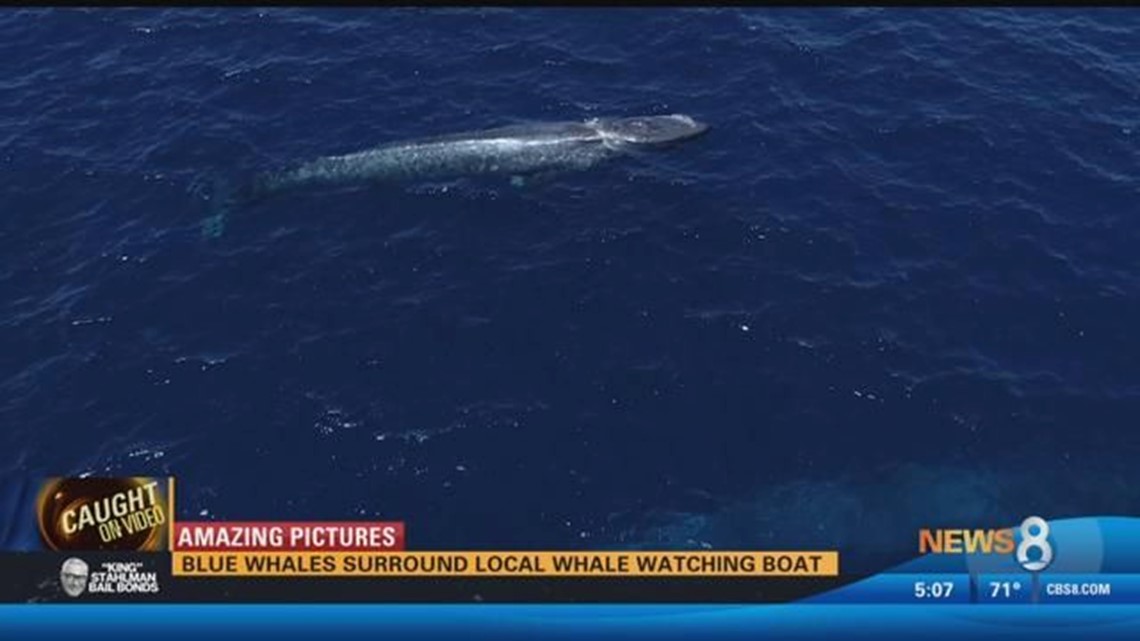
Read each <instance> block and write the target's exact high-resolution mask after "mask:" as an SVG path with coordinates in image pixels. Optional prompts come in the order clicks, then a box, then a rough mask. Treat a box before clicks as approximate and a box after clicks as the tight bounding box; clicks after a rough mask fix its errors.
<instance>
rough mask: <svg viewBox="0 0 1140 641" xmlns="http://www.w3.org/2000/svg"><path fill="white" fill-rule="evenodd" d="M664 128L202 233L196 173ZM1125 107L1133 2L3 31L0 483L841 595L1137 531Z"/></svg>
mask: <svg viewBox="0 0 1140 641" xmlns="http://www.w3.org/2000/svg"><path fill="white" fill-rule="evenodd" d="M671 112H683V113H688V114H691V115H693V116H694V117H697V118H698V119H700V120H703V121H705V122H708V123H710V124H711V125H712V130H711V132H710V133H709V134H708V135H707V136H705V137H703V138H701V139H699V140H697V141H693V142H691V143H689V144H687V145H685V146H683V147H679V148H677V149H674V150H670V151H666V152H662V153H660V154H656V155H651V156H647V157H639V158H631V159H624V160H617V161H614V162H611V163H608V164H606V165H604V166H600V167H598V168H595V169H593V170H591V171H588V172H583V173H578V174H567V175H562V176H557V177H555V178H554V179H553V180H546V181H541V182H540V183H538V184H532V185H528V186H526V187H523V188H517V187H514V186H512V185H510V184H508V183H507V182H506V181H495V180H481V181H460V182H458V183H455V184H442V185H441V184H408V185H406V186H404V187H402V188H396V187H390V186H389V187H372V188H366V189H360V190H353V191H343V190H341V191H333V192H329V191H319V190H314V191H312V192H308V193H303V194H299V195H297V196H295V197H291V198H283V199H277V200H273V201H272V202H269V203H265V204H263V205H262V206H259V207H256V208H252V209H251V210H249V211H247V212H245V215H243V214H242V212H235V214H234V215H233V217H232V219H231V220H230V224H229V226H228V229H227V231H226V233H225V235H223V236H222V237H221V238H218V239H214V240H208V239H203V238H202V237H201V234H200V233H199V223H200V221H201V219H202V218H203V217H204V216H205V215H206V212H207V210H208V207H209V203H208V200H207V199H208V198H209V197H210V187H209V186H210V185H211V184H213V182H215V181H216V180H217V179H218V178H219V177H225V176H240V175H245V174H247V173H248V172H251V171H257V170H260V169H266V168H273V167H279V166H287V165H289V164H292V163H296V162H299V161H303V160H307V159H310V158H313V157H316V156H321V155H328V154H333V153H343V152H349V151H354V150H357V149H360V148H363V147H369V146H373V145H375V144H379V143H382V142H386V141H390V140H398V139H404V138H414V137H418V136H423V135H430V134H443V133H450V132H455V131H465V130H472V129H480V128H485V127H493V126H497V125H502V124H509V123H516V122H527V121H546V120H580V119H585V118H590V117H595V116H600V115H640V114H646V113H671ZM1138 118H1140V14H1138V13H1136V12H1134V11H1130V10H1106V9H1099V10H1087V11H1077V10H1067V11H1042V10H984V11H976V10H962V9H947V10H878V9H861V10H847V9H842V10H841V9H832V10H802V11H801V10H786V9H780V10H776V9H768V10H765V9H722V10H680V9H677V10H641V9H625V10H600V9H595V10H591V9H582V10H553V9H517V10H506V9H488V10H467V11H460V10H448V11H443V10H427V9H423V10H385V9H377V10H351V9H342V10H316V9H271V10H255V9H233V10H222V9H209V10H205V9H201V10H126V9H116V10H38V9H37V10H8V11H5V12H3V13H0V167H2V169H3V173H2V176H3V187H2V189H0V424H2V426H3V427H2V430H0V452H3V454H2V455H0V478H3V479H6V481H5V482H6V483H7V484H8V486H11V487H17V488H18V487H24V488H25V490H26V488H27V487H30V485H24V486H21V485H20V480H21V479H36V478H38V477H42V476H47V475H56V474H82V473H90V474H171V475H174V476H177V477H178V479H179V480H180V485H179V488H180V491H179V496H178V502H179V506H180V513H181V514H180V516H181V517H182V518H191V517H193V518H198V517H201V518H218V519H229V518H233V519H249V520H252V519H287V518H321V519H338V518H398V519H404V520H406V521H407V522H408V529H409V544H410V545H412V546H414V547H419V548H425V547H443V546H447V547H458V548H473V547H497V548H513V547H542V548H578V547H614V546H629V545H651V546H661V545H678V546H697V545H705V546H709V545H711V546H713V547H753V546H755V547H804V546H820V547H828V548H830V547H836V546H838V547H840V548H841V549H842V550H843V551H844V553H845V556H844V565H845V569H848V570H856V569H877V568H878V566H877V565H876V564H878V563H882V562H883V561H884V560H885V559H895V558H898V559H901V558H905V557H907V556H909V555H910V554H911V553H912V552H913V550H914V537H915V535H914V529H915V528H917V527H919V526H926V525H933V524H939V523H946V524H955V523H957V524H966V525H973V524H979V525H982V524H986V523H994V524H1005V523H1009V522H1014V521H1019V520H1020V519H1021V518H1022V517H1024V516H1025V515H1027V514H1028V513H1041V514H1043V515H1045V516H1048V517H1061V516H1072V515H1080V514H1106V513H1128V512H1133V513H1134V512H1136V511H1137V509H1140V496H1138V495H1137V494H1136V493H1135V492H1134V491H1133V490H1132V489H1131V488H1133V487H1134V483H1135V480H1136V471H1135V466H1134V464H1133V461H1134V460H1135V458H1136V457H1137V455H1138V454H1140V437H1138V436H1137V431H1136V430H1137V424H1138V421H1140V370H1138V366H1140V338H1138V337H1137V335H1136V334H1137V328H1140V299H1138V297H1137V296H1138V293H1140V291H1138V289H1140V288H1138V286H1137V276H1140V219H1138V218H1137V216H1138V214H1140V211H1138V208H1137V203H1138V199H1137V196H1138V195H1140V190H1138V183H1137V180H1136V176H1137V175H1138V169H1140V163H1138V159H1140V155H1138V153H1137V145H1138V142H1140V120H1138ZM18 494H19V491H18V490H8V495H7V496H8V499H6V500H7V501H8V503H9V504H12V505H16V504H18V503H19V502H20V500H19V499H18V498H15V497H17V495H18ZM22 509H24V508H22V507H21V508H15V507H13V508H12V509H11V510H10V513H11V512H14V511H17V510H22ZM18 513H19V514H20V515H21V516H20V518H18V519H13V520H10V525H15V527H8V528H6V531H7V534H5V535H4V536H6V537H7V545H9V546H10V547H11V546H16V547H18V546H20V545H23V544H24V543H25V542H26V541H27V540H28V537H29V536H34V529H29V528H28V527H25V522H26V519H24V518H23V515H24V512H22V511H20V512H18ZM0 530H5V528H0Z"/></svg>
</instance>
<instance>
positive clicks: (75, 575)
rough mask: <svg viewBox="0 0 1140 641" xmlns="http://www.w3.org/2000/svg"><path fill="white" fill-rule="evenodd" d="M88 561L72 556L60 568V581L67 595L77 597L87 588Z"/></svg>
mask: <svg viewBox="0 0 1140 641" xmlns="http://www.w3.org/2000/svg"><path fill="white" fill-rule="evenodd" d="M87 572H88V568H87V563H85V562H84V561H83V559H77V558H74V557H72V558H70V559H68V560H66V561H64V562H63V567H61V568H60V569H59V582H60V583H61V584H62V585H63V591H64V592H66V593H67V596H70V597H76V596H79V595H80V594H83V591H84V590H86V589H87Z"/></svg>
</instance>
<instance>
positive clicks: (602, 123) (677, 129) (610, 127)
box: [587, 114, 709, 145]
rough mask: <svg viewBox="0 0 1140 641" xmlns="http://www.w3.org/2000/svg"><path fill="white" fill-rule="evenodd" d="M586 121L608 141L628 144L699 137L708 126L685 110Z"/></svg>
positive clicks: (661, 143)
mask: <svg viewBox="0 0 1140 641" xmlns="http://www.w3.org/2000/svg"><path fill="white" fill-rule="evenodd" d="M587 124H589V125H590V126H592V127H593V128H594V129H595V130H597V132H598V133H599V134H601V136H602V138H603V140H605V141H606V142H612V143H617V144H625V145H665V144H668V143H673V142H680V141H682V140H688V139H690V138H696V137H697V136H699V135H701V134H703V133H705V132H706V131H708V130H709V126H708V125H706V124H704V123H703V122H697V121H696V120H693V119H692V118H690V117H689V116H686V115H683V114H671V115H668V116H638V117H635V118H597V119H594V120H591V121H589V122H588V123H587Z"/></svg>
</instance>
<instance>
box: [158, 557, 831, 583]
mask: <svg viewBox="0 0 1140 641" xmlns="http://www.w3.org/2000/svg"><path fill="white" fill-rule="evenodd" d="M173 557H174V567H173V574H174V575H175V576H199V577H205V576H210V577H222V576H306V577H308V576H340V577H343V576H362V577H429V576H439V577H445V576H446V577H464V576H512V577H518V576H524V577H525V576H530V577H534V576H547V577H570V576H573V577H584V576H619V577H620V576H638V577H646V576H662V577H709V578H715V577H755V576H837V575H838V574H839V553H838V552H835V551H821V552H721V551H715V552H714V551H705V550H701V551H694V552H175V553H174V554H173Z"/></svg>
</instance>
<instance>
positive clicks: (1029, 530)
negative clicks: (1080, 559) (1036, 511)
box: [1017, 516, 1053, 572]
mask: <svg viewBox="0 0 1140 641" xmlns="http://www.w3.org/2000/svg"><path fill="white" fill-rule="evenodd" d="M1020 530H1021V543H1019V544H1018V545H1017V562H1018V563H1020V564H1021V567H1023V568H1025V569H1026V570H1028V571H1030V572H1040V571H1041V570H1044V569H1045V568H1047V567H1049V564H1050V563H1052V562H1053V546H1052V545H1051V544H1050V543H1049V523H1048V522H1047V521H1046V520H1045V519H1043V518H1041V517H1040V516H1031V517H1028V518H1027V519H1025V520H1024V521H1022V522H1021V528H1020ZM1031 551H1032V552H1034V554H1032V556H1030V552H1031Z"/></svg>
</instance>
